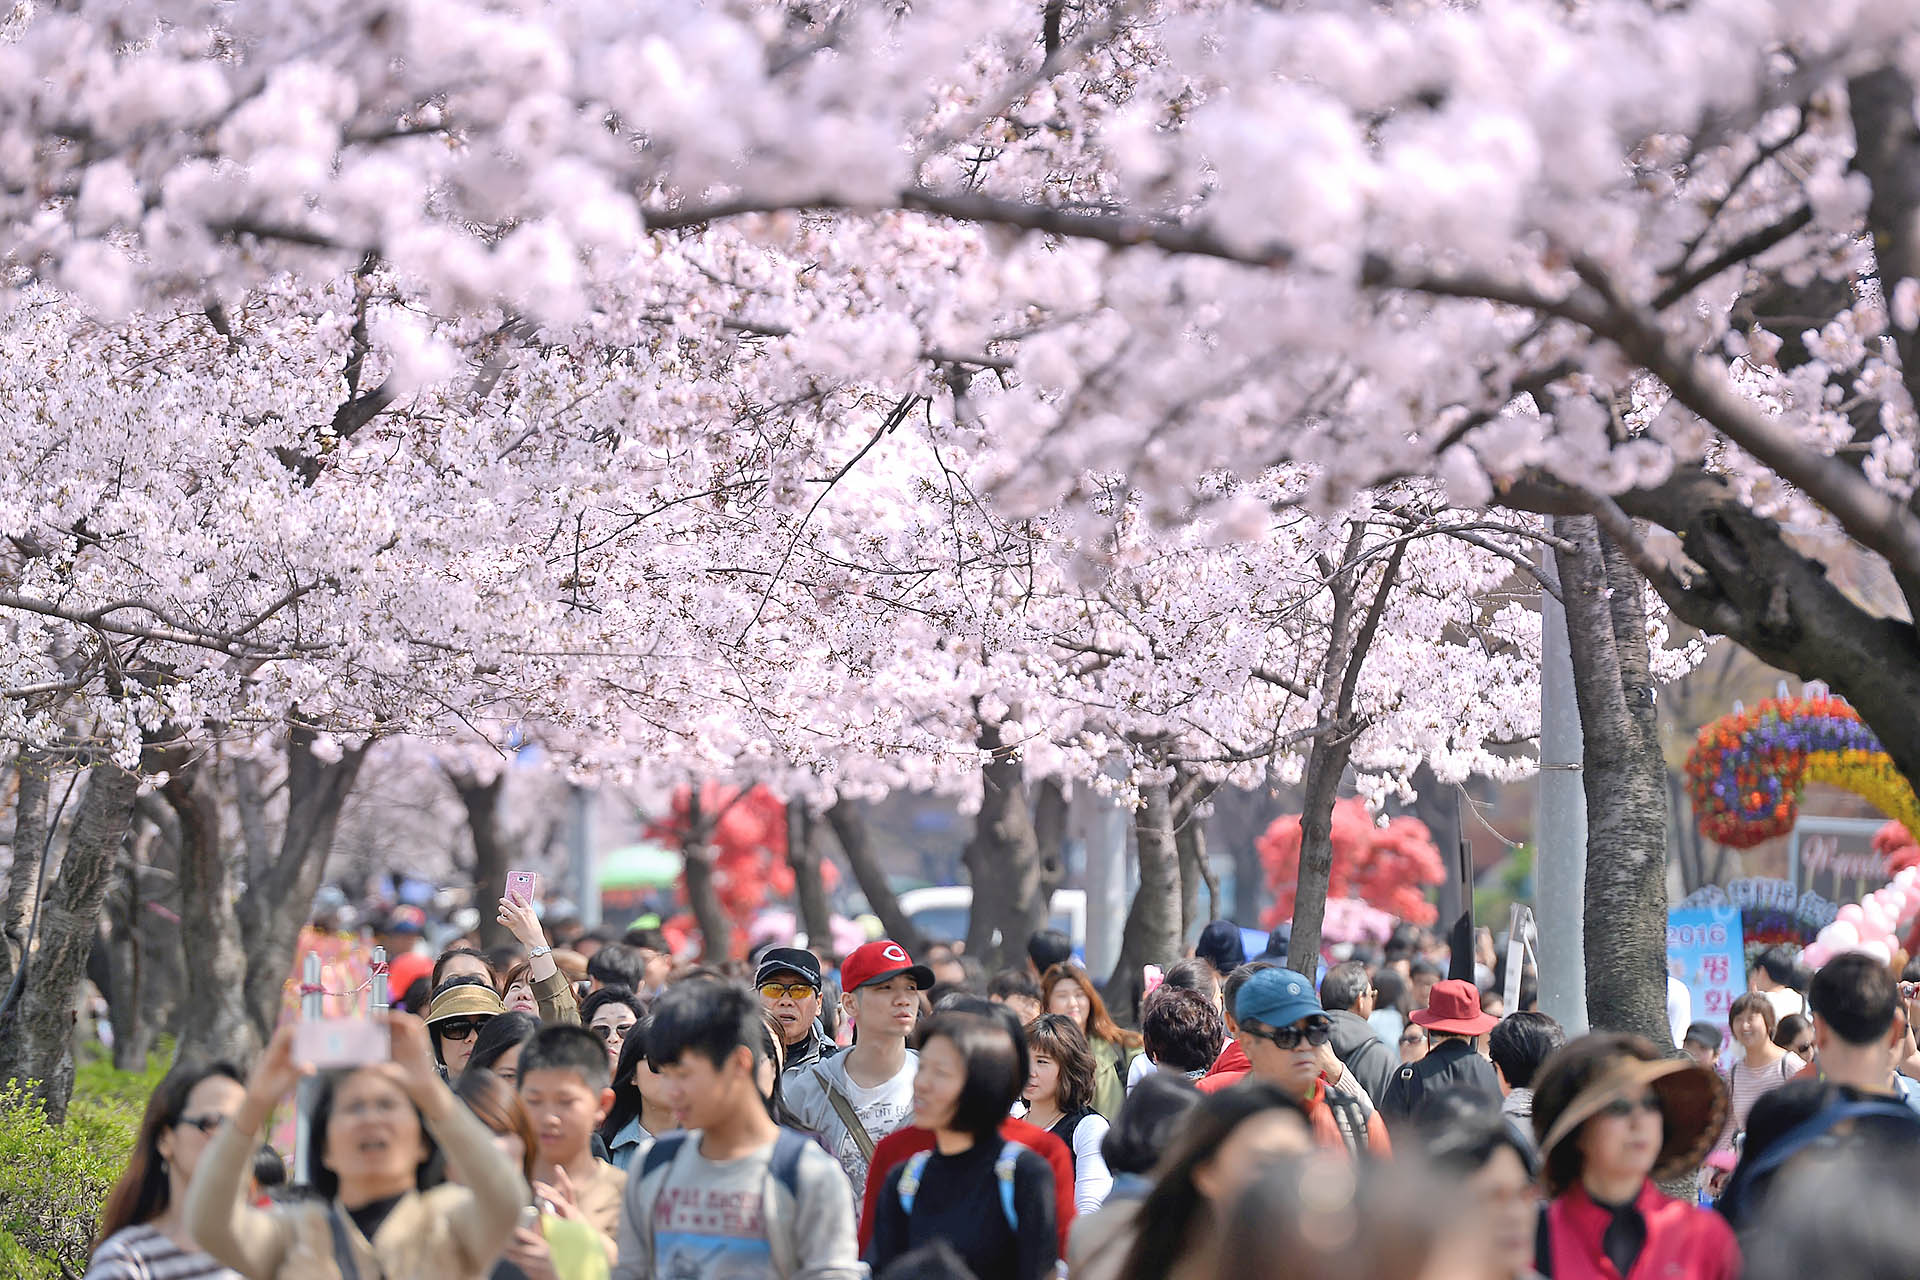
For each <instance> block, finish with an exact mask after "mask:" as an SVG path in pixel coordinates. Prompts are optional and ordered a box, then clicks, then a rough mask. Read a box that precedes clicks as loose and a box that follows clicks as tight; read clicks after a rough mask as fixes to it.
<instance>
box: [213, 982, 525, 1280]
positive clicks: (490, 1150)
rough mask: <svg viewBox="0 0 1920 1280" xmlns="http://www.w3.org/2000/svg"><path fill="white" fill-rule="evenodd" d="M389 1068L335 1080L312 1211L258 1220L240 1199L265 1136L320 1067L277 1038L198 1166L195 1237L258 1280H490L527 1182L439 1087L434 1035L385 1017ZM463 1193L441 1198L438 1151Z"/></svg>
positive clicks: (318, 1108)
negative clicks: (455, 1171)
mask: <svg viewBox="0 0 1920 1280" xmlns="http://www.w3.org/2000/svg"><path fill="white" fill-rule="evenodd" d="M381 1020H382V1021H383V1022H384V1023H385V1025H386V1027H387V1030H388V1033H389V1035H390V1036H391V1037H392V1040H391V1043H392V1061H390V1062H376V1063H371V1064H369V1065H366V1066H361V1067H354V1068H349V1069H346V1070H341V1071H334V1072H329V1073H328V1074H327V1075H325V1076H324V1077H322V1080H321V1086H320V1089H319V1090H318V1094H317V1096H316V1098H315V1100H314V1106H313V1113H312V1117H311V1130H310V1132H311V1137H312V1144H313V1145H312V1151H313V1159H314V1165H315V1168H314V1175H313V1185H314V1189H315V1190H316V1191H318V1192H319V1193H320V1198H319V1199H318V1200H316V1201H306V1202H304V1203H300V1204H288V1205H278V1206H275V1207H274V1208H272V1209H255V1208H252V1207H250V1206H248V1205H246V1204H243V1203H242V1202H241V1199H240V1190H241V1187H242V1185H243V1184H244V1182H245V1180H246V1177H247V1174H248V1171H249V1170H250V1169H251V1167H252V1164H253V1152H254V1148H255V1147H256V1146H258V1145H259V1142H260V1132H261V1130H262V1129H263V1128H264V1127H265V1126H266V1123H267V1118H268V1117H269V1116H270V1115H271V1114H272V1113H273V1111H274V1109H275V1108H276V1107H278V1106H279V1105H280V1104H281V1103H282V1102H283V1101H285V1100H286V1098H287V1096H288V1095H289V1094H291V1093H292V1092H293V1088H294V1086H295V1085H296V1084H298V1083H299V1081H300V1079H301V1077H302V1076H306V1075H311V1074H313V1067H312V1066H311V1065H308V1064H304V1063H301V1062H297V1061H295V1059H294V1054H293V1040H294V1024H291V1023H289V1024H288V1025H286V1026H283V1027H281V1028H280V1030H279V1031H277V1032H275V1033H274V1037H273V1040H272V1042H271V1043H270V1044H269V1045H268V1046H267V1051H266V1053H264V1054H262V1055H261V1058H260V1062H259V1063H258V1065H256V1066H255V1067H254V1069H253V1074H252V1076H251V1077H250V1078H249V1079H248V1081H247V1092H246V1097H245V1098H244V1099H243V1100H242V1101H241V1103H240V1107H239V1110H238V1111H237V1112H236V1113H235V1114H234V1117H233V1120H232V1121H231V1122H230V1123H228V1124H227V1125H225V1126H223V1127H222V1128H220V1129H219V1130H218V1131H217V1132H216V1134H215V1136H214V1139H213V1142H212V1143H211V1144H210V1145H209V1146H208V1147H207V1149H206V1150H205V1151H204V1152H203V1153H202V1154H201V1158H200V1162H199V1167H198V1168H197V1169H196V1170H195V1171H194V1175H193V1182H192V1184H191V1185H190V1186H189V1188H188V1190H187V1230H188V1232H189V1233H190V1234H191V1236H192V1238H193V1239H195V1240H197V1241H199V1242H200V1245H201V1247H202V1248H204V1249H205V1250H206V1251H207V1252H208V1253H209V1254H211V1255H212V1256H213V1257H215V1258H217V1259H218V1260H219V1261H221V1262H222V1263H224V1264H226V1265H227V1266H229V1267H232V1268H233V1269H234V1270H235V1271H238V1272H240V1273H241V1274H242V1275H244V1276H248V1277H250V1280H336V1277H337V1276H338V1277H345V1278H346V1280H355V1277H361V1278H364V1280H371V1278H372V1277H376V1276H388V1277H393V1278H395V1280H398V1277H401V1276H405V1277H408V1280H484V1278H485V1277H486V1276H487V1274H488V1272H490V1271H491V1270H492V1269H493V1263H494V1259H496V1258H498V1257H499V1256H500V1254H501V1252H502V1251H503V1250H504V1249H505V1248H506V1247H507V1245H508V1244H509V1243H510V1242H511V1241H512V1240H513V1232H514V1227H515V1226H516V1224H517V1223H518V1222H519V1218H520V1211H521V1208H522V1206H524V1205H526V1204H528V1203H530V1194H529V1192H528V1190H527V1184H526V1180H525V1179H524V1178H522V1177H521V1175H520V1171H519V1169H517V1168H515V1167H514V1165H513V1164H511V1163H510V1162H509V1161H508V1160H507V1158H506V1157H505V1156H503V1155H502V1154H501V1153H500V1152H499V1150H498V1149H496V1148H495V1146H494V1142H493V1135H492V1134H491V1133H489V1132H488V1131H487V1128H486V1126H485V1125H483V1124H481V1123H480V1121H478V1120H476V1119H475V1118H474V1116H473V1114H472V1113H471V1112H469V1111H468V1110H467V1108H466V1107H465V1106H463V1105H462V1104H461V1102H460V1100H459V1099H458V1098H456V1097H454V1095H453V1092H452V1091H451V1090H449V1089H448V1088H447V1086H446V1084H445V1082H444V1081H442V1080H441V1079H440V1072H439V1069H438V1065H437V1064H436V1063H435V1062H434V1060H433V1050H432V1049H431V1048H429V1047H428V1043H427V1029H426V1027H425V1025H424V1024H422V1023H421V1021H420V1020H419V1019H418V1018H415V1017H413V1016H412V1015H410V1014H405V1013H388V1014H383V1015H381ZM442 1148H444V1149H445V1151H446V1154H447V1156H448V1157H450V1158H451V1159H452V1160H453V1161H454V1163H455V1164H456V1165H458V1167H459V1169H460V1172H461V1175H462V1176H463V1177H464V1178H465V1179H466V1180H467V1184H466V1185H465V1186H445V1185H441V1179H440V1171H439V1170H440V1152H441V1150H442Z"/></svg>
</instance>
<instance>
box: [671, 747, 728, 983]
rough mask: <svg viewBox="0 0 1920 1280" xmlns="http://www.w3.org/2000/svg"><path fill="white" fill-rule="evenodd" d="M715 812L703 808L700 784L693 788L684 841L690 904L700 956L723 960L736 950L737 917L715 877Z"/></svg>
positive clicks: (704, 958)
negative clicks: (723, 902)
mask: <svg viewBox="0 0 1920 1280" xmlns="http://www.w3.org/2000/svg"><path fill="white" fill-rule="evenodd" d="M713 821H714V817H713V815H710V814H707V813H705V812H703V806H702V805H701V803H700V788H699V787H698V786H697V785H696V786H694V787H693V788H691V794H690V796H689V797H688V800H687V838H686V840H685V841H684V842H683V843H682V845H681V856H682V857H683V858H684V859H685V865H686V875H687V905H688V907H689V908H691V909H692V911H693V919H694V923H695V924H697V925H698V926H699V927H700V942H701V950H700V958H701V959H702V960H703V961H705V962H706V963H708V964H719V963H721V962H722V961H724V960H726V959H727V958H728V957H729V956H731V955H732V954H733V921H731V920H729V919H728V918H727V912H726V908H725V907H723V906H721V905H720V891H719V887H718V886H717V885H716V884H715V883H714V878H713V830H712V824H713Z"/></svg>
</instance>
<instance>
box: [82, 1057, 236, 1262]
mask: <svg viewBox="0 0 1920 1280" xmlns="http://www.w3.org/2000/svg"><path fill="white" fill-rule="evenodd" d="M215 1076H224V1077H226V1078H227V1079H229V1080H231V1081H233V1082H234V1083H235V1084H237V1085H240V1086H242V1087H245V1085H246V1081H245V1080H243V1079H242V1078H241V1076H240V1069H239V1068H238V1067H236V1066H234V1065H233V1064H232V1063H230V1062H209V1063H206V1064H204V1065H202V1066H198V1067H187V1068H184V1069H182V1070H177V1071H174V1072H173V1073H172V1074H170V1075H168V1076H167V1078H166V1079H165V1080H162V1081H161V1082H160V1086H159V1088H157V1089H155V1090H154V1091H153V1096H152V1097H150V1098H148V1099H147V1111H146V1114H145V1115H143V1116H141V1117H140V1132H139V1134H138V1135H137V1136H136V1137H135V1138H134V1140H133V1154H132V1155H130V1156H128V1157H127V1167H126V1169H125V1170H124V1171H122V1173H121V1174H120V1180H119V1181H118V1182H116V1183H114V1184H113V1191H112V1192H111V1193H110V1194H109V1195H108V1196H107V1207H106V1209H105V1210H103V1211H102V1212H101V1214H100V1239H101V1240H105V1239H106V1238H107V1237H108V1236H110V1235H112V1234H113V1233H114V1232H116V1231H119V1230H122V1229H123V1228H126V1227H137V1226H139V1225H140V1224H142V1223H145V1222H152V1221H153V1220H154V1219H155V1218H157V1217H159V1216H160V1215H161V1214H163V1213H165V1212H166V1211H167V1207H168V1203H169V1201H170V1200H171V1199H172V1197H173V1184H172V1182H171V1181H170V1180H169V1179H168V1177H167V1165H166V1162H165V1161H164V1160H162V1159H161V1158H160V1135H161V1134H163V1133H165V1132H166V1131H167V1130H168V1129H171V1128H173V1127H174V1126H175V1125H177V1124H179V1123H180V1117H181V1116H183V1115H185V1114H186V1110H187V1099H188V1097H190V1096H191V1095H192V1093H193V1091H194V1090H195V1089H198V1088H199V1087H200V1085H201V1083H202V1082H203V1081H207V1080H211V1079H213V1078H214V1077H215Z"/></svg>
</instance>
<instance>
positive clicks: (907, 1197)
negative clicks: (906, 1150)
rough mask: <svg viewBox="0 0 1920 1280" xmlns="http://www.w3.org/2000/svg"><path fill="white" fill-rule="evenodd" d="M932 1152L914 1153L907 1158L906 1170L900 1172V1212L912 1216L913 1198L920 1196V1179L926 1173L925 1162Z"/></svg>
mask: <svg viewBox="0 0 1920 1280" xmlns="http://www.w3.org/2000/svg"><path fill="white" fill-rule="evenodd" d="M932 1156H933V1152H931V1151H916V1152H914V1153H913V1154H912V1155H910V1156H908V1157H907V1165H906V1168H904V1169H902V1170H901V1171H900V1212H902V1213H904V1214H906V1215H907V1216H908V1217H912V1216H913V1198H914V1197H915V1196H917V1195H919V1194H920V1177H921V1175H922V1174H924V1173H926V1171H927V1161H928V1160H929V1159H931V1158H932Z"/></svg>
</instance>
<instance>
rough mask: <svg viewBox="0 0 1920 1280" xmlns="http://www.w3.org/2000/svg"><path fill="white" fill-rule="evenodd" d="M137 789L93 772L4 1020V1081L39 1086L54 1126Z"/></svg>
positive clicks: (110, 772) (120, 775)
mask: <svg viewBox="0 0 1920 1280" xmlns="http://www.w3.org/2000/svg"><path fill="white" fill-rule="evenodd" d="M138 788H139V780H138V779H137V778H136V777H135V776H134V775H133V774H131V773H129V772H127V771H126V770H125V769H122V768H120V767H119V766H117V765H113V764H97V765H95V766H93V767H92V768H91V769H90V770H89V771H88V776H87V791H86V795H85V796H83V797H82V798H81V801H80V807H79V810H78V811H77V812H76V813H75V815H74V820H73V828H72V831H71V833H70V834H69V835H68V837H67V848H66V853H65V855H64V856H63V857H62V858H61V860H60V875H59V878H58V879H56V880H55V881H54V883H53V886H52V888H51V889H50V890H49V891H48V894H47V901H46V903H45V905H44V907H43V908H42V911H41V918H40V937H39V946H38V948H37V949H36V950H35V951H34V953H33V955H32V956H31V957H30V958H29V959H28V961H27V980H26V983H25V986H24V989H23V990H22V992H21V994H20V999H19V1001H18V1002H17V1003H16V1004H14V1005H12V1006H11V1007H9V1008H8V1009H7V1011H6V1013H5V1015H4V1016H0V1080H7V1079H13V1080H32V1081H34V1082H35V1083H34V1084H33V1086H32V1092H33V1093H34V1095H35V1096H37V1097H38V1098H39V1099H40V1100H41V1101H42V1102H43V1103H44V1104H45V1105H46V1109H47V1115H48V1116H49V1117H50V1118H51V1119H52V1120H53V1121H54V1122H55V1123H59V1122H60V1121H62V1120H64V1119H65V1118H66V1114H67V1099H68V1097H69V1096H70V1095H71V1094H72V1092H73V1028H74V1013H75V1010H76V1008H77V1007H78V1005H79V1002H80V982H81V978H82V977H83V976H84V975H85V973H86V967H87V958H88V955H89V954H90V953H91V952H92V950H93V937H94V929H95V925H96V923H97V922H98V920H99V919H100V909H101V906H102V904H103V903H104V901H105V899H106V895H107V887H108V884H109V882H110V881H111V880H112V877H113V863H114V859H115V857H116V856H117V855H118V854H119V851H120V844H121V841H123V840H124V839H125V838H126V835H127V827H128V824H129V823H130V822H131V821H132V819H133V799H134V793H135V792H136V791H137V790H138Z"/></svg>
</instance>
